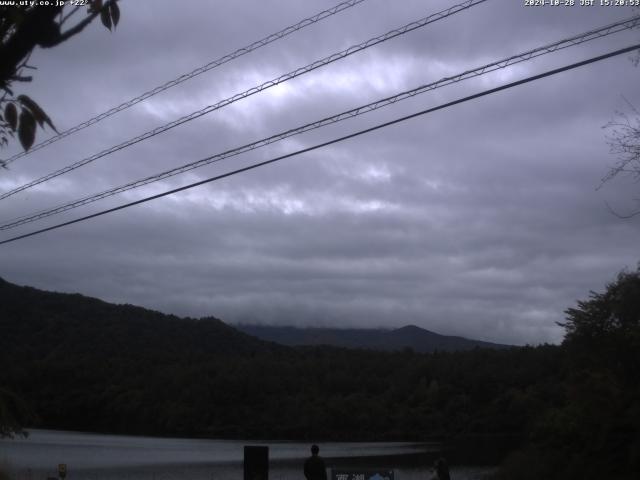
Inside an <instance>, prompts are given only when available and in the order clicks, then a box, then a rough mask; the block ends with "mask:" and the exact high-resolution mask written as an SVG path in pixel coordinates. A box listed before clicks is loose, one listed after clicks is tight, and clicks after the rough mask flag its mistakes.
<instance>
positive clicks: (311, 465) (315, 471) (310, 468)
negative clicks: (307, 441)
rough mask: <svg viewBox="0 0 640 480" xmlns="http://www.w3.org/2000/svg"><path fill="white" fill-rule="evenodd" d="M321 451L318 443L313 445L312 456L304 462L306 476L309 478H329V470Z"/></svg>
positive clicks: (308, 479) (314, 479)
mask: <svg viewBox="0 0 640 480" xmlns="http://www.w3.org/2000/svg"><path fill="white" fill-rule="evenodd" d="M319 452H320V448H319V447H318V445H311V456H310V457H309V458H307V460H306V461H305V462H304V476H305V477H306V478H307V480H327V470H326V467H325V465H324V460H323V459H322V457H321V456H320V455H318V453H319Z"/></svg>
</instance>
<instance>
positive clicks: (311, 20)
mask: <svg viewBox="0 0 640 480" xmlns="http://www.w3.org/2000/svg"><path fill="white" fill-rule="evenodd" d="M364 1H366V0H348V1H346V2H342V3H339V4H338V5H336V6H334V7H332V8H329V9H327V10H323V11H322V12H319V13H316V14H315V15H313V16H311V17H308V18H305V19H304V20H301V21H299V22H298V23H296V24H294V25H290V26H288V27H286V28H284V29H282V30H280V31H279V32H276V33H272V34H271V35H268V36H266V37H264V38H263V39H261V40H257V41H255V42H253V43H251V44H249V45H247V46H246V47H242V48H239V49H238V50H236V51H234V52H232V53H228V54H226V55H224V56H222V57H220V58H218V59H216V60H213V61H211V62H209V63H207V64H206V65H202V66H201V67H198V68H196V69H195V70H192V71H191V72H189V73H185V74H183V75H180V76H179V77H177V78H174V79H173V80H169V81H168V82H165V83H163V84H162V85H159V86H157V87H155V88H152V89H151V90H149V91H147V92H144V93H142V94H141V95H138V96H137V97H135V98H132V99H131V100H127V101H126V102H123V103H121V104H120V105H118V106H116V107H113V108H111V109H109V110H107V111H105V112H102V113H100V114H99V115H96V116H95V117H92V118H90V119H88V120H85V121H84V122H82V123H79V124H78V125H75V126H74V127H71V128H68V129H67V130H64V131H62V132H60V133H58V134H57V135H55V136H53V137H51V138H48V139H46V140H44V141H42V142H40V143H37V144H35V145H33V146H32V147H31V148H30V149H29V150H27V151H24V152H20V153H17V154H15V155H13V156H12V157H10V158H8V159H6V160H2V164H3V165H5V166H6V165H8V164H10V163H12V162H14V161H16V160H17V159H19V158H21V157H25V156H27V155H29V154H30V153H33V152H35V151H37V150H40V149H41V148H44V147H46V146H48V145H51V144H52V143H55V142H57V141H58V140H62V139H63V138H65V137H68V136H69V135H72V134H74V133H76V132H79V131H80V130H83V129H85V128H87V127H89V126H91V125H95V124H96V123H98V122H100V121H102V120H104V119H105V118H109V117H111V116H113V115H115V114H116V113H118V112H121V111H123V110H126V109H127V108H130V107H133V106H134V105H136V104H138V103H140V102H142V101H144V100H146V99H147V98H150V97H153V96H154V95H157V94H158V93H160V92H164V91H165V90H168V89H169V88H171V87H175V86H176V85H180V84H181V83H183V82H186V81H187V80H190V79H192V78H193V77H195V76H198V75H200V74H202V73H204V72H208V71H209V70H212V69H214V68H216V67H219V66H221V65H224V64H225V63H227V62H230V61H231V60H235V59H236V58H239V57H242V56H243V55H246V54H247V53H250V52H253V51H254V50H257V49H259V48H261V47H264V46H266V45H269V44H270V43H273V42H275V41H276V40H280V39H282V38H284V37H286V36H288V35H291V34H292V33H295V32H297V31H298V30H302V29H303V28H305V27H308V26H310V25H313V24H315V23H318V22H320V21H321V20H324V19H325V18H328V17H331V16H332V15H335V14H336V13H339V12H342V11H343V10H347V9H348V8H351V7H354V6H356V5H358V4H360V3H362V2H364Z"/></svg>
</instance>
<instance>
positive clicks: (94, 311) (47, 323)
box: [0, 278, 284, 359]
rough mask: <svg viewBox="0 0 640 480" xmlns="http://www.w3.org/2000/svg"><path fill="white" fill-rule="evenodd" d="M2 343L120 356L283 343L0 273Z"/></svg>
mask: <svg viewBox="0 0 640 480" xmlns="http://www.w3.org/2000/svg"><path fill="white" fill-rule="evenodd" d="M0 330H1V331H2V335H1V336H0V347H1V348H2V350H3V351H4V352H7V351H9V352H12V351H15V350H16V349H19V350H20V352H21V354H23V355H24V354H27V355H29V356H33V357H41V358H43V357H44V356H45V355H46V356H47V357H48V358H51V357H52V356H53V357H59V358H64V357H65V356H66V355H68V352H75V353H81V354H87V355H92V356H96V355H107V356H116V355H117V356H119V357H122V356H124V357H131V356H137V357H145V356H148V357H149V358H160V357H162V358H172V357H173V358H180V359H187V358H193V357H197V356H200V355H206V356H220V355H223V356H228V355H246V354H252V353H255V352H257V351H264V350H273V349H276V350H280V349H284V347H280V346H277V345H274V344H270V343H268V342H264V341H261V340H258V339H256V338H254V337H251V336H249V335H246V334H244V333H241V332H239V331H237V330H236V329H234V328H232V327H230V326H228V325H226V324H225V323H223V322H222V321H220V320H218V319H216V318H213V317H208V318H202V319H199V320H196V319H191V318H179V317H176V316H174V315H166V314H163V313H160V312H156V311H153V310H148V309H145V308H141V307H136V306H133V305H115V304H110V303H107V302H103V301H102V300H98V299H96V298H90V297H85V296H83V295H79V294H64V293H55V292H46V291H42V290H38V289H35V288H31V287H20V286H17V285H14V284H11V283H9V282H7V281H5V280H3V279H1V278H0Z"/></svg>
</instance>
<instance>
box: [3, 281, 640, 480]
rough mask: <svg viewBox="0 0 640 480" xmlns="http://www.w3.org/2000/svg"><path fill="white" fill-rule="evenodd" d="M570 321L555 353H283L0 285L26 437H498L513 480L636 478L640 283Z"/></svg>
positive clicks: (218, 330) (10, 376) (155, 316)
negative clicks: (45, 433) (37, 433)
mask: <svg viewBox="0 0 640 480" xmlns="http://www.w3.org/2000/svg"><path fill="white" fill-rule="evenodd" d="M616 289H617V290H616ZM612 291H615V292H613V293H611V292H612ZM567 314H568V317H567V318H568V321H567V324H566V325H565V328H566V330H567V337H566V340H565V342H564V343H563V345H562V346H551V345H546V346H538V347H535V348H534V347H524V348H513V349H508V350H491V349H476V350H472V351H466V352H457V353H432V354H418V353H415V352H413V351H411V350H405V351H401V352H375V351H368V350H347V349H340V348H331V347H304V348H291V347H283V346H278V345H275V344H270V343H266V342H262V341H259V340H257V339H254V338H252V337H249V336H246V335H244V334H241V333H239V332H237V331H235V330H234V329H232V328H230V327H228V326H227V325H225V324H224V323H222V322H220V321H218V320H216V319H213V318H210V319H201V320H193V319H179V318H177V317H172V316H167V315H163V314H160V313H157V312H151V311H148V310H145V309H141V308H138V307H132V306H126V305H125V306H117V305H110V304H107V303H104V302H101V301H99V300H95V299H89V298H86V297H82V296H80V295H62V294H55V293H48V292H41V291H38V290H35V289H31V288H27V287H17V286H15V285H11V284H9V283H7V282H0V329H1V332H2V334H1V335H0V367H1V373H0V375H1V377H0V379H1V384H0V386H1V387H2V388H3V389H4V390H5V391H6V392H12V395H16V396H17V397H19V398H21V399H22V401H23V405H22V407H21V409H20V413H19V415H21V416H22V417H23V418H21V419H18V420H20V421H22V422H23V423H24V422H26V423H28V424H29V425H30V426H34V427H46V428H56V429H69V430H84V431H95V432H112V433H129V434H151V435H180V436H208V437H217V438H255V439H258V438H268V439H314V440H321V439H324V440H329V439H331V440H418V441H420V440H426V439H433V438H434V437H440V438H443V439H446V440H456V439H465V438H477V437H478V436H488V435H492V436H495V437H496V438H498V437H503V438H504V437H505V436H506V437H507V438H512V439H519V440H520V441H519V442H516V441H514V442H513V443H512V447H513V448H514V449H515V448H516V447H518V450H517V451H516V452H515V453H513V454H512V455H511V456H510V457H508V458H507V460H506V461H505V463H504V469H503V472H504V474H505V475H506V476H507V477H506V478H509V476H510V478H523V479H526V478H550V479H553V478H577V477H580V478H601V477H603V476H606V478H632V476H631V474H632V472H634V471H638V469H640V438H639V437H638V431H640V388H639V386H638V383H639V382H638V381H637V378H638V373H637V372H638V367H640V365H639V362H640V328H639V325H640V274H639V273H638V272H635V273H626V274H621V276H620V277H619V278H618V280H617V281H616V283H615V284H612V285H610V286H609V288H608V290H607V293H606V294H602V295H600V296H599V297H598V296H597V295H594V296H593V297H592V298H591V299H590V300H588V301H585V302H581V303H580V304H579V305H578V306H577V307H576V308H575V309H572V310H569V311H568V312H567ZM1 404H2V402H1V401H0V406H1ZM5 410H6V408H5ZM14 420H15V419H14ZM5 422H6V421H5ZM0 423H2V420H1V419H0ZM482 438H484V437H482ZM488 441H489V442H490V441H491V440H488Z"/></svg>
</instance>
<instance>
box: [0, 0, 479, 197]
mask: <svg viewBox="0 0 640 480" xmlns="http://www.w3.org/2000/svg"><path fill="white" fill-rule="evenodd" d="M486 1H487V0H467V1H465V2H463V3H460V4H457V5H454V6H452V7H449V8H447V9H445V10H442V11H440V12H438V13H435V14H433V15H429V16H428V17H424V18H422V19H420V20H417V21H415V22H411V23H408V24H406V25H404V26H402V27H400V28H397V29H394V30H391V31H389V32H387V33H385V34H383V35H380V36H378V37H374V38H371V39H369V40H367V41H365V42H362V43H360V44H358V45H353V46H351V47H349V48H347V49H345V50H342V51H341V52H338V53H334V54H332V55H329V56H328V57H325V58H323V59H321V60H316V61H315V62H313V63H310V64H308V65H306V66H304V67H300V68H297V69H295V70H292V71H291V72H289V73H286V74H284V75H281V76H279V77H277V78H275V79H273V80H269V81H268V82H264V83H262V84H260V85H258V86H256V87H252V88H250V89H249V90H245V91H244V92H242V93H238V94H236V95H233V96H232V97H229V98H226V99H224V100H221V101H219V102H218V103H215V104H213V105H209V106H207V107H205V108H203V109H201V110H198V111H195V112H193V113H190V114H189V115H185V116H183V117H181V118H179V119H177V120H174V121H172V122H169V123H167V124H165V125H162V126H160V127H158V128H155V129H153V130H150V131H148V132H146V133H143V134H142V135H139V136H137V137H134V138H132V139H129V140H127V141H125V142H123V143H120V144H119V145H116V146H113V147H111V148H108V149H106V150H103V151H101V152H99V153H96V154H95V155H92V156H90V157H86V158H84V159H82V160H79V161H77V162H75V163H72V164H71V165H68V166H66V167H64V168H61V169H59V170H56V171H54V172H52V173H49V174H47V175H45V176H43V177H40V178H38V179H36V180H33V181H31V182H29V183H26V184H24V185H21V186H20V187H17V188H15V189H13V190H10V191H8V192H5V193H3V194H2V195H0V200H3V199H5V198H7V197H10V196H12V195H15V194H16V193H18V192H21V191H23V190H26V189H28V188H31V187H34V186H36V185H39V184H41V183H44V182H46V181H48V180H51V179H52V178H55V177H58V176H60V175H64V174H66V173H69V172H71V171H73V170H75V169H77V168H80V167H82V166H84V165H87V164H89V163H91V162H94V161H96V160H98V159H99V158H102V157H105V156H107V155H110V154H112V153H115V152H117V151H119V150H122V149H125V148H127V147H130V146H131V145H134V144H136V143H139V142H141V141H143V140H146V139H148V138H151V137H154V136H156V135H159V134H161V133H164V132H166V131H167V130H170V129H172V128H174V127H177V126H178V125H182V124H183V123H186V122H189V121H191V120H195V119H196V118H199V117H202V116H203V115H206V114H208V113H211V112H213V111H215V110H219V109H220V108H223V107H226V106H228V105H230V104H232V103H234V102H237V101H238V100H242V99H244V98H247V97H250V96H251V95H255V94H256V93H259V92H262V91H263V90H266V89H268V88H271V87H274V86H276V85H279V84H281V83H283V82H286V81H288V80H291V79H293V78H296V77H299V76H301V75H304V74H306V73H309V72H311V71H313V70H316V69H317V68H320V67H323V66H325V65H328V64H330V63H333V62H336V61H338V60H341V59H343V58H345V57H348V56H350V55H353V54H354V53H357V52H360V51H362V50H365V49H367V48H370V47H372V46H374V45H378V44H379V43H383V42H386V41H388V40H391V39H392V38H395V37H398V36H400V35H404V34H406V33H409V32H411V31H413V30H416V29H418V28H421V27H424V26H426V25H429V24H430V23H433V22H436V21H438V20H442V19H445V18H447V17H450V16H451V15H454V14H456V13H459V12H461V11H463V10H467V9H469V8H471V7H473V6H476V5H478V4H480V3H484V2H486Z"/></svg>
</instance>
